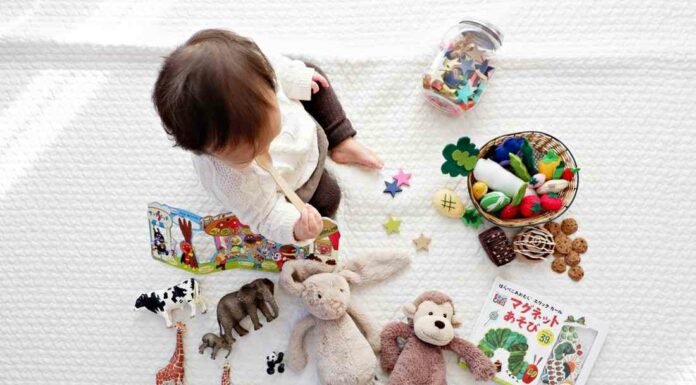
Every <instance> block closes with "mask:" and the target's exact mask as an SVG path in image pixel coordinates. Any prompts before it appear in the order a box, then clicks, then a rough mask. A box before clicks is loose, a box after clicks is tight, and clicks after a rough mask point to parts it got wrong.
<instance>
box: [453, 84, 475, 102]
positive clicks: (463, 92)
mask: <svg viewBox="0 0 696 385" xmlns="http://www.w3.org/2000/svg"><path fill="white" fill-rule="evenodd" d="M473 93H474V90H472V89H471V85H469V83H466V85H465V86H464V87H459V88H458V89H457V99H458V100H459V101H460V102H466V101H467V100H469V97H470V96H471V95H473Z"/></svg>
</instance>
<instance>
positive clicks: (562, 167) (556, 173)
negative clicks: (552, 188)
mask: <svg viewBox="0 0 696 385" xmlns="http://www.w3.org/2000/svg"><path fill="white" fill-rule="evenodd" d="M563 170H565V162H564V161H561V163H559V164H558V166H556V169H555V170H553V177H552V178H551V179H561V176H562V175H563Z"/></svg>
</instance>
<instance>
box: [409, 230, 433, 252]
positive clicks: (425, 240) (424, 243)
mask: <svg viewBox="0 0 696 385" xmlns="http://www.w3.org/2000/svg"><path fill="white" fill-rule="evenodd" d="M430 241H432V239H431V238H430V237H426V236H425V235H423V233H421V235H420V237H418V238H415V239H414V240H413V243H414V244H415V245H416V251H420V250H425V251H430Z"/></svg>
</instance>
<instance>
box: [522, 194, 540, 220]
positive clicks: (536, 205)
mask: <svg viewBox="0 0 696 385" xmlns="http://www.w3.org/2000/svg"><path fill="white" fill-rule="evenodd" d="M541 210H542V207H541V200H540V199H539V197H537V196H535V195H528V196H526V197H524V198H522V202H521V203H520V213H521V214H522V216H524V217H526V218H529V217H533V216H535V215H537V214H539V213H541Z"/></svg>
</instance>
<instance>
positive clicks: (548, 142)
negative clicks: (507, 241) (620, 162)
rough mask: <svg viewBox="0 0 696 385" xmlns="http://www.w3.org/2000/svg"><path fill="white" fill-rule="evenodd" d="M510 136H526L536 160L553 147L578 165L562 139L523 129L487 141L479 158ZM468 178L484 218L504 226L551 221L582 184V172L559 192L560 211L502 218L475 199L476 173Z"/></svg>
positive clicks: (559, 154) (470, 191)
mask: <svg viewBox="0 0 696 385" xmlns="http://www.w3.org/2000/svg"><path fill="white" fill-rule="evenodd" d="M510 137H523V138H526V139H527V140H528V141H529V144H530V145H531V146H532V147H533V148H534V152H535V154H534V156H535V160H536V161H538V160H539V159H540V158H541V157H543V156H544V154H545V153H546V151H548V150H550V149H552V148H553V149H554V150H556V153H557V154H558V156H559V157H560V158H561V160H563V162H565V164H566V166H568V167H577V165H576V164H575V158H573V154H571V153H570V150H568V148H567V147H566V146H565V145H564V144H563V143H562V142H561V141H560V140H558V139H556V138H554V137H553V136H551V135H549V134H545V133H543V132H539V131H523V132H516V133H513V134H507V135H502V136H499V137H497V138H495V139H493V140H491V141H489V142H488V143H486V144H485V145H484V146H483V147H481V150H480V152H479V158H485V157H486V154H487V153H488V151H489V150H492V149H494V148H495V146H497V145H499V144H501V143H503V142H504V141H505V139H507V138H510ZM468 178H469V180H468V185H469V197H470V198H471V201H472V202H473V203H474V207H476V210H478V212H479V213H481V215H482V216H483V218H484V219H486V220H488V221H489V222H491V223H493V224H495V225H497V226H502V227H524V226H536V225H540V224H544V223H546V222H550V221H552V220H554V219H556V218H558V217H559V216H560V215H561V214H563V213H564V212H565V211H566V210H567V209H568V207H570V205H571V204H572V203H573V200H575V194H576V193H577V192H578V186H579V184H580V174H576V175H575V178H573V180H572V181H570V185H569V186H568V188H566V189H565V190H564V191H563V192H561V193H560V194H559V196H560V198H561V199H563V208H561V209H560V210H558V211H547V212H544V213H543V214H541V215H538V216H535V217H532V218H516V219H508V220H505V219H500V218H498V217H497V216H495V214H492V213H488V212H486V211H485V210H484V209H483V208H481V205H480V204H479V202H478V201H477V200H476V199H474V195H473V193H472V191H473V190H472V188H471V187H472V186H473V184H474V183H476V180H475V179H474V173H473V172H472V173H469V177H468Z"/></svg>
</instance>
